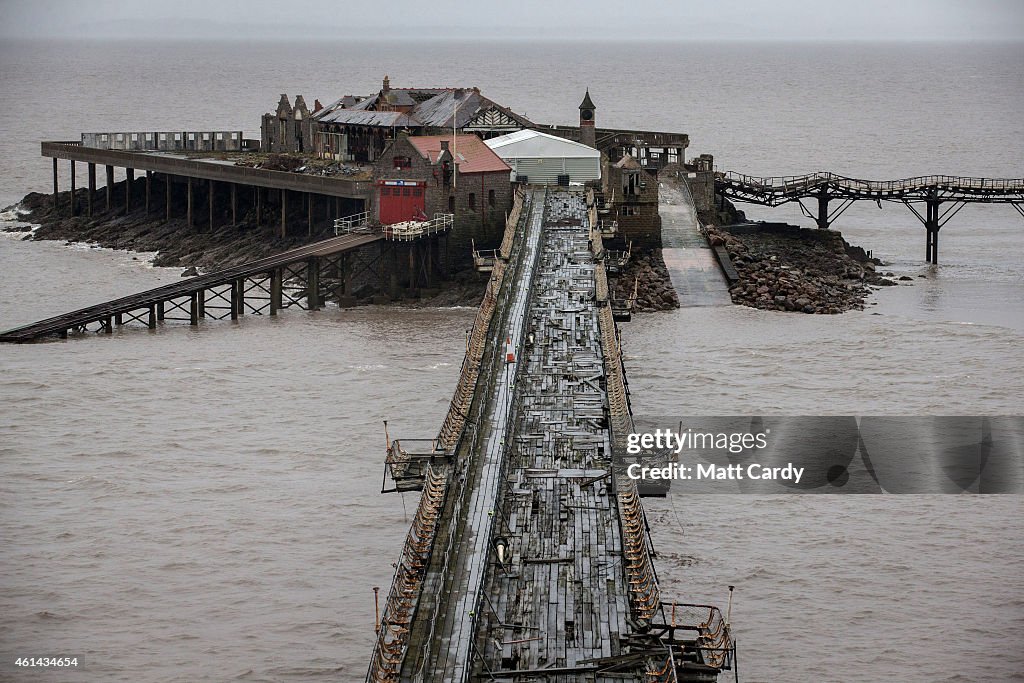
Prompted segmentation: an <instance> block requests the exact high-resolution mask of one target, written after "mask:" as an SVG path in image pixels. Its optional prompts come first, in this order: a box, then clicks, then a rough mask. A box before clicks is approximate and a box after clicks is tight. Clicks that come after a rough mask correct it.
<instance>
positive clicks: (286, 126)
mask: <svg viewBox="0 0 1024 683" xmlns="http://www.w3.org/2000/svg"><path fill="white" fill-rule="evenodd" d="M317 105H319V102H318V103H317ZM317 108H319V106H317ZM315 130H316V123H315V122H314V120H313V117H312V114H311V113H310V111H309V108H308V107H306V101H305V100H304V99H302V95H298V96H296V98H295V106H292V104H291V103H290V102H289V101H288V95H281V100H280V101H279V102H278V103H277V111H276V112H275V113H273V114H269V113H268V114H264V115H263V121H262V123H261V125H260V149H262V150H263V151H265V152H311V151H313V147H312V143H313V141H314V139H315V138H314V131H315Z"/></svg>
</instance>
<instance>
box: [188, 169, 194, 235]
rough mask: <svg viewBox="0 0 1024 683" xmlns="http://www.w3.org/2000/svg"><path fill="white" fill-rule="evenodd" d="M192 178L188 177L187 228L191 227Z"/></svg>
mask: <svg viewBox="0 0 1024 683" xmlns="http://www.w3.org/2000/svg"><path fill="white" fill-rule="evenodd" d="M192 226H193V222H192V176H189V177H188V227H190V228H191V227H192Z"/></svg>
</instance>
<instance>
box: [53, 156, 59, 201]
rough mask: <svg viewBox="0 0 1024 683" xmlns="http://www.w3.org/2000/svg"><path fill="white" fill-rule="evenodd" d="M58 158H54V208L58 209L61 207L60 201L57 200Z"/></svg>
mask: <svg viewBox="0 0 1024 683" xmlns="http://www.w3.org/2000/svg"><path fill="white" fill-rule="evenodd" d="M57 189H58V188H57V157H53V208H54V209H56V208H57V207H58V206H60V201H59V200H58V199H57Z"/></svg>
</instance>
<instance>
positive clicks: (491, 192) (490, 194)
mask: <svg viewBox="0 0 1024 683" xmlns="http://www.w3.org/2000/svg"><path fill="white" fill-rule="evenodd" d="M487 206H489V207H491V208H492V209H493V208H494V190H487Z"/></svg>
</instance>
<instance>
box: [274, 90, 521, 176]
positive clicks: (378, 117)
mask: <svg viewBox="0 0 1024 683" xmlns="http://www.w3.org/2000/svg"><path fill="white" fill-rule="evenodd" d="M300 104H301V107H300ZM533 125H534V124H533V123H532V122H531V121H530V120H528V119H527V118H526V117H524V116H521V115H519V114H516V113H515V112H513V111H512V110H511V109H509V108H508V107H504V106H502V105H500V104H498V103H496V102H494V101H493V100H491V99H488V98H487V97H484V96H483V95H481V94H480V89H479V88H392V87H391V81H390V79H389V78H388V77H387V76H385V77H384V81H383V83H382V86H381V89H380V91H379V92H377V93H376V94H374V95H369V96H366V97H362V96H354V95H346V96H344V97H341V98H339V99H338V100H336V101H334V102H332V103H330V104H328V105H327V106H326V107H322V108H320V107H318V108H317V109H316V110H315V111H314V112H313V113H312V114H311V113H310V112H309V111H308V110H307V109H306V105H305V103H304V102H302V97H301V96H299V97H298V98H297V99H296V102H295V106H294V107H290V106H289V105H288V99H287V97H286V96H284V95H282V96H281V103H280V104H279V105H278V110H277V113H276V114H265V115H264V117H263V149H265V150H268V151H272V152H312V153H316V154H317V155H319V156H321V157H328V158H332V159H336V160H338V161H351V162H370V163H372V162H374V161H376V160H377V158H378V157H379V156H380V155H381V153H382V152H383V151H384V148H385V147H386V146H387V144H388V142H389V141H390V140H393V139H395V138H396V137H397V136H398V134H399V133H408V134H411V135H440V134H444V133H448V134H451V133H452V132H453V129H454V131H455V132H458V133H475V134H477V135H479V136H480V137H482V138H488V137H493V136H496V135H503V134H505V133H509V132H512V131H517V130H522V129H523V128H530V127H533Z"/></svg>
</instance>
